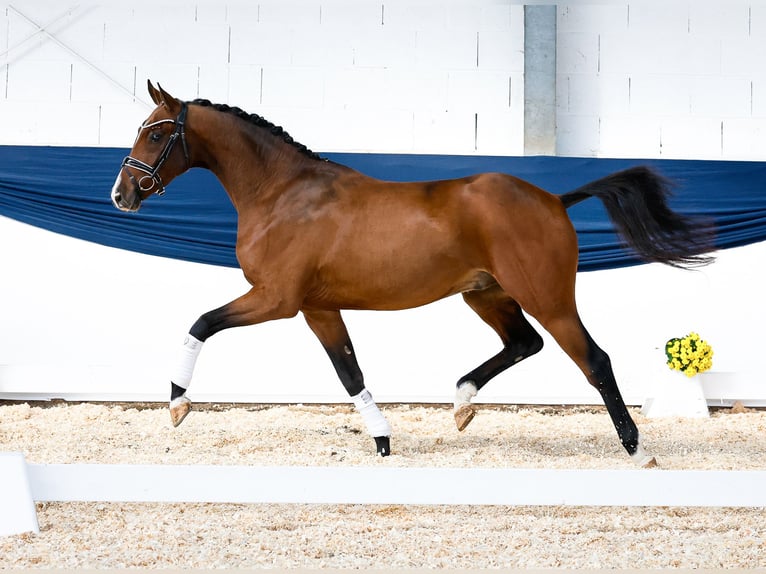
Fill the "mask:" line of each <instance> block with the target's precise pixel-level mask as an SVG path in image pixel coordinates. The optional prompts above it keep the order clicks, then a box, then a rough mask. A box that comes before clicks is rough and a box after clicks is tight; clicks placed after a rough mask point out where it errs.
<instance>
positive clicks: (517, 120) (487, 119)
mask: <svg viewBox="0 0 766 574" xmlns="http://www.w3.org/2000/svg"><path fill="white" fill-rule="evenodd" d="M523 145H524V117H523V116H522V115H521V114H518V113H516V112H515V111H512V110H498V111H484V110H482V111H481V112H479V113H478V117H477V125H476V152H477V153H480V154H483V155H504V153H505V150H507V149H509V148H516V147H519V146H523Z"/></svg>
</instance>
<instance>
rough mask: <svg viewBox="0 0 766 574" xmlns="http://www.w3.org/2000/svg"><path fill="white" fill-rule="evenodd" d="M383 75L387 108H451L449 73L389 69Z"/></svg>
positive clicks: (442, 71)
mask: <svg viewBox="0 0 766 574" xmlns="http://www.w3.org/2000/svg"><path fill="white" fill-rule="evenodd" d="M383 74H384V87H383V90H384V92H383V101H384V105H385V106H387V107H391V108H395V109H402V110H407V109H410V110H423V109H426V110H427V109H435V110H444V109H447V82H448V77H449V72H447V71H446V70H432V69H426V70H419V69H418V70H416V69H414V68H393V69H392V68H387V69H385V70H384V71H383ZM329 83H330V81H329V80H328V84H329ZM415 86H417V89H414V87H415Z"/></svg>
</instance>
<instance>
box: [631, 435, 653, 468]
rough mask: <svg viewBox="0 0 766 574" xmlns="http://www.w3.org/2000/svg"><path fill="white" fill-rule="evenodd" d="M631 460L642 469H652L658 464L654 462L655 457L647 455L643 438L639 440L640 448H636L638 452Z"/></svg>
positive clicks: (632, 455)
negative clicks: (642, 441) (642, 442)
mask: <svg viewBox="0 0 766 574" xmlns="http://www.w3.org/2000/svg"><path fill="white" fill-rule="evenodd" d="M630 458H631V459H632V460H633V462H635V463H636V464H637V465H638V466H640V467H642V468H643V467H650V466H654V465H656V464H657V463H656V462H655V460H654V457H653V456H651V455H649V454H647V452H646V451H645V450H644V447H643V445H642V444H641V438H640V437H639V439H638V446H637V447H636V452H634V453H633V454H631V455H630Z"/></svg>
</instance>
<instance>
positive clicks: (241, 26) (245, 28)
mask: <svg viewBox="0 0 766 574" xmlns="http://www.w3.org/2000/svg"><path fill="white" fill-rule="evenodd" d="M295 36H296V35H295V34H293V32H292V30H291V29H290V28H285V27H283V26H275V25H269V24H259V23H257V22H254V21H250V20H246V19H242V20H237V22H236V23H232V25H231V47H230V50H231V54H230V60H229V61H230V62H231V63H232V64H237V65H252V66H289V65H290V64H291V63H292V45H293V43H294V41H295ZM221 64H222V65H223V64H224V62H221Z"/></svg>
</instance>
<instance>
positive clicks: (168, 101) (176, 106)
mask: <svg viewBox="0 0 766 574" xmlns="http://www.w3.org/2000/svg"><path fill="white" fill-rule="evenodd" d="M157 88H158V89H159V99H160V102H162V104H163V105H164V106H165V107H166V108H167V110H168V111H169V112H170V113H171V114H176V113H178V112H179V111H180V109H181V102H180V101H179V100H177V99H176V98H174V97H173V96H171V95H170V94H169V93H167V92H166V91H165V90H163V89H162V86H161V85H160V84H157ZM157 105H160V104H157Z"/></svg>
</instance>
